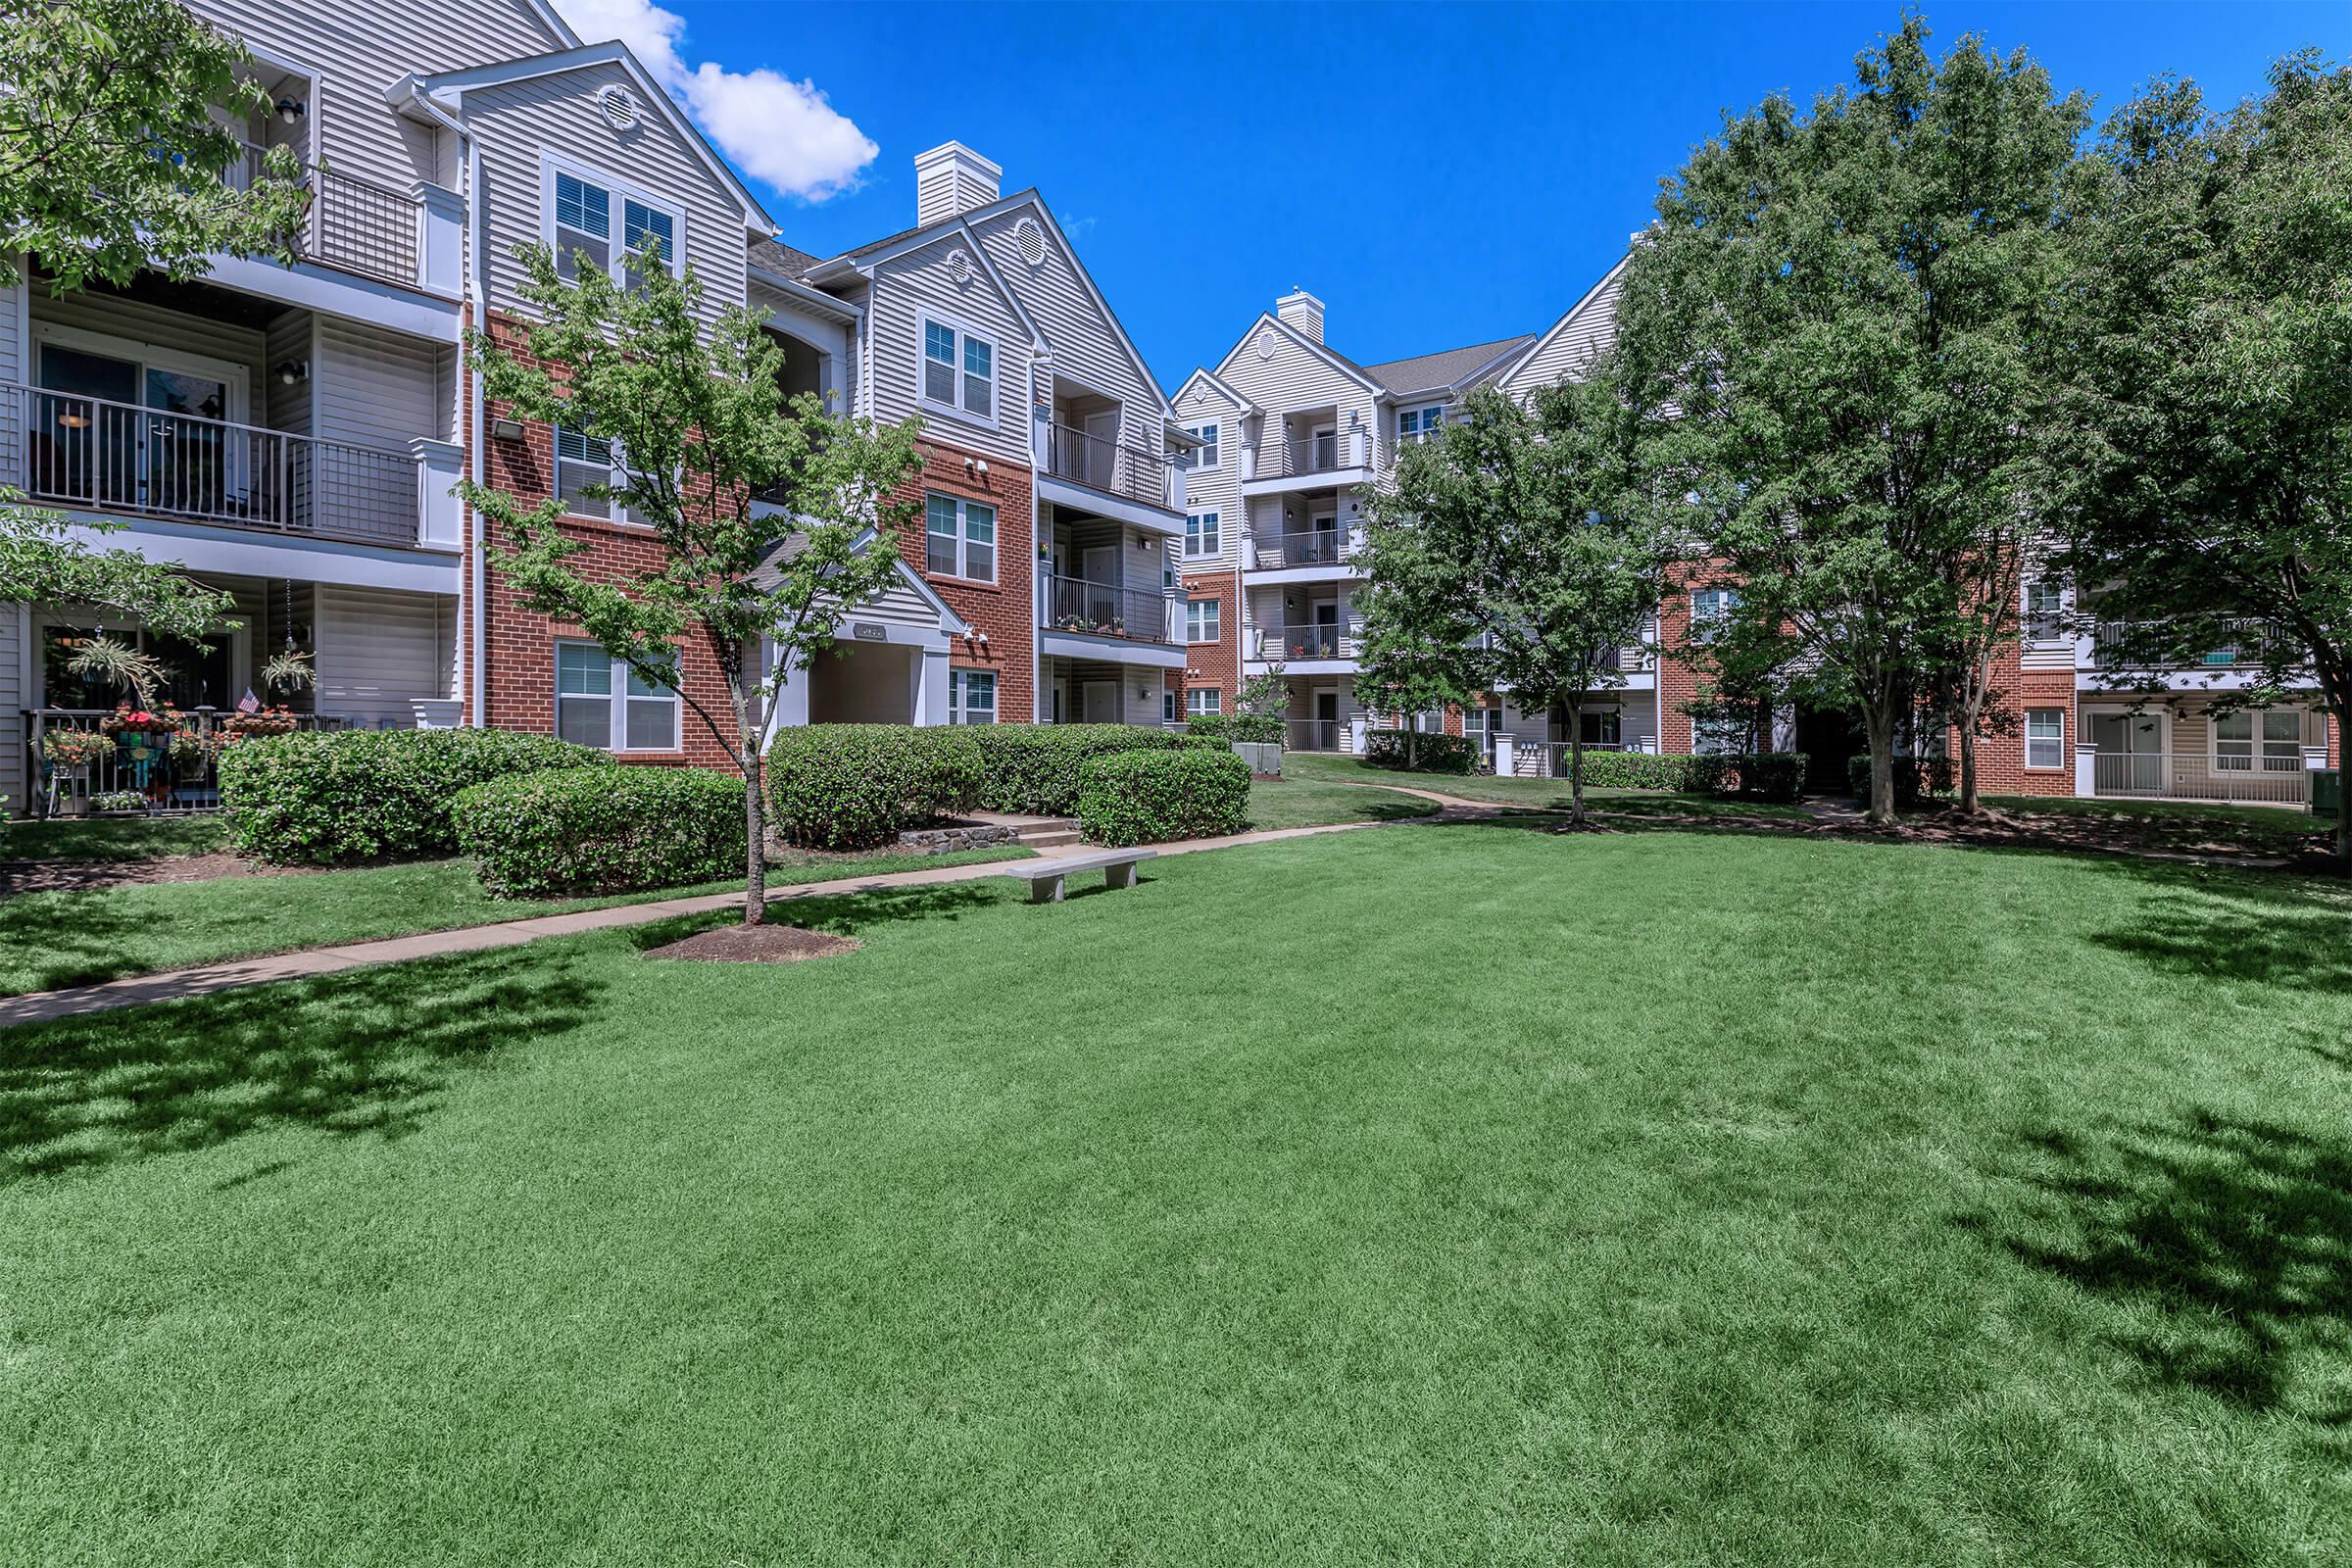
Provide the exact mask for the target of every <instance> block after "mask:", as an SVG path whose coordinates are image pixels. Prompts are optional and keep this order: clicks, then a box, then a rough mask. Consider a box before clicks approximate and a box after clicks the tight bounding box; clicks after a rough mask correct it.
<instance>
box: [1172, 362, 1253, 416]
mask: <svg viewBox="0 0 2352 1568" xmlns="http://www.w3.org/2000/svg"><path fill="white" fill-rule="evenodd" d="M1196 381H1198V382H1200V383H1201V385H1203V386H1205V387H1207V388H1208V389H1209V390H1210V391H1212V392H1214V393H1216V394H1217V395H1218V396H1219V397H1221V398H1223V399H1224V400H1225V401H1226V402H1228V403H1230V404H1232V405H1233V407H1234V412H1235V413H1237V414H1244V415H1248V414H1259V413H1262V412H1264V411H1263V410H1261V409H1259V408H1258V406H1257V405H1256V404H1254V403H1252V402H1250V400H1249V399H1248V398H1246V397H1244V396H1242V395H1241V394H1240V393H1239V392H1236V391H1235V390H1234V389H1233V388H1231V387H1229V386H1227V385H1226V384H1225V383H1224V382H1223V381H1220V380H1218V379H1217V378H1216V376H1214V375H1213V374H1211V373H1210V372H1209V371H1207V370H1205V369H1201V368H1198V367H1196V368H1194V370H1193V373H1192V374H1190V375H1188V376H1186V377H1185V378H1184V385H1182V386H1180V387H1178V388H1177V389H1176V396H1175V397H1174V398H1172V399H1170V400H1169V402H1170V405H1171V406H1173V405H1175V404H1177V403H1181V402H1183V401H1184V395H1185V394H1186V393H1187V392H1190V391H1191V390H1192V389H1193V383H1194V382H1196ZM1173 417H1174V418H1176V419H1177V420H1179V421H1181V420H1182V419H1183V418H1184V414H1183V412H1182V411H1181V410H1179V411H1178V412H1177V413H1176V414H1175V415H1174V416H1173Z"/></svg>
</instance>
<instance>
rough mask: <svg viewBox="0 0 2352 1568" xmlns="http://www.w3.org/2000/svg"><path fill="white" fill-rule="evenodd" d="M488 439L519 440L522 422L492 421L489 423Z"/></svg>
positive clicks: (508, 420) (509, 420) (514, 420)
mask: <svg viewBox="0 0 2352 1568" xmlns="http://www.w3.org/2000/svg"><path fill="white" fill-rule="evenodd" d="M490 439H491V440H493V441H519V440H521V439H522V421H521V420H520V419H492V420H491V421H490Z"/></svg>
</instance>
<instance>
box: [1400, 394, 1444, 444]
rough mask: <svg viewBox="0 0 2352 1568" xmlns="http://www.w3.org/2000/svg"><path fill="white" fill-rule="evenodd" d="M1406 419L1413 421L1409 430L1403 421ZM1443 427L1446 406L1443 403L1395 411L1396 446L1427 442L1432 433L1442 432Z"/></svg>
mask: <svg viewBox="0 0 2352 1568" xmlns="http://www.w3.org/2000/svg"><path fill="white" fill-rule="evenodd" d="M1407 419H1411V420H1413V421H1414V423H1413V427H1412V428H1411V429H1409V430H1408V429H1406V428H1405V422H1404V421H1405V420H1407ZM1445 427H1446V405H1445V404H1443V403H1431V404H1426V405H1424V406H1422V407H1420V408H1412V409H1398V410H1397V445H1398V446H1411V445H1417V444H1418V443H1420V442H1423V441H1426V440H1428V439H1429V438H1430V435H1431V433H1432V432H1433V431H1437V430H1442V429H1444V428H1445Z"/></svg>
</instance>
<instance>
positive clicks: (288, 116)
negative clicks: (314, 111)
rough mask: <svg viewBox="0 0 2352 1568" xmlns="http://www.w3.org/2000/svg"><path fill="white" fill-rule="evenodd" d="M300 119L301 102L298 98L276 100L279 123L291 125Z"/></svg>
mask: <svg viewBox="0 0 2352 1568" xmlns="http://www.w3.org/2000/svg"><path fill="white" fill-rule="evenodd" d="M301 119H302V103H301V101H300V100H299V99H294V98H280V99H279V100H278V101H277V123H279V124H281V125H291V124H293V123H296V122H298V121H300V120H301Z"/></svg>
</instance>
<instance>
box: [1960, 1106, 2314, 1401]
mask: <svg viewBox="0 0 2352 1568" xmlns="http://www.w3.org/2000/svg"><path fill="white" fill-rule="evenodd" d="M2010 1163H2011V1167H2012V1168H2010V1169H2007V1170H2003V1171H2001V1172H2000V1173H1999V1174H2000V1175H2001V1176H2002V1177H2004V1178H2005V1179H2007V1180H2011V1181H2023V1182H2024V1183H2026V1184H2027V1185H2028V1186H2030V1187H2031V1188H2032V1189H2033V1190H2034V1191H2035V1192H2036V1193H2037V1194H2039V1195H2040V1198H2041V1200H2042V1201H2040V1202H2038V1203H2034V1204H2031V1205H2029V1208H2030V1210H2031V1212H2029V1213H2023V1214H2008V1215H2003V1216H2000V1217H1998V1218H1986V1217H1985V1216H1982V1215H1972V1216H1968V1217H1966V1218H1964V1219H1962V1220H1961V1221H1960V1223H1961V1224H1962V1225H1963V1226H1964V1227H1965V1228H1966V1229H1969V1230H1971V1231H1974V1232H1976V1233H1978V1234H1979V1235H1982V1236H1984V1237H1985V1239H1986V1240H1988V1241H1990V1242H1992V1243H1993V1244H1995V1245H1997V1246H1999V1247H2001V1248H2002V1249H2004V1250H2006V1251H2007V1252H2008V1253H2009V1254H2010V1255H2011V1256H2013V1257H2016V1258H2018V1259H2020V1260H2022V1261H2023V1262H2025V1263H2027V1264H2030V1265H2031V1266H2033V1267H2034V1268H2035V1269H2038V1270H2041V1271H2042V1272H2044V1273H2047V1274H2050V1275H2053V1276H2055V1277H2057V1278H2059V1279H2061V1280H2064V1281H2066V1282H2067V1283H2068V1284H2070V1285H2073V1286H2075V1287H2077V1288H2079V1289H2080V1290H2082V1292H2083V1293H2084V1294H2086V1295H2087V1296H2089V1297H2090V1298H2091V1299H2093V1300H2094V1301H2095V1302H2096V1303H2098V1305H2099V1306H2100V1307H2102V1308H2103V1309H2105V1314H2106V1317H2107V1322H2108V1338H2109V1339H2110V1341H2111V1342H2112V1343H2114V1344H2116V1345H2118V1346H2121V1347H2122V1348H2125V1349H2127V1350H2129V1351H2130V1352H2131V1354H2132V1355H2133V1356H2134V1357H2136V1358H2137V1359H2138V1360H2139V1362H2140V1363H2141V1365H2142V1366H2144V1367H2145V1368H2146V1369H2147V1371H2148V1373H2149V1374H2150V1375H2151V1376H2152V1377H2154V1378H2155V1379H2156V1380H2157V1381H2159V1382H2161V1383H2164V1384H2168V1385H2173V1386H2176V1387H2182V1388H2191V1389H2196V1390H2200V1391H2203V1392H2205V1393H2208V1394H2211V1395H2214V1396H2217V1397H2221V1398H2225V1399H2228V1400H2229V1401H2230V1402H2232V1403H2234V1404H2238V1405H2241V1406H2244V1407H2246V1408H2248V1409H2252V1410H2256V1411H2261V1412H2265V1413H2270V1412H2277V1413H2281V1414H2285V1415H2290V1416H2294V1417H2297V1418H2299V1419H2302V1420H2307V1421H2311V1422H2313V1423H2315V1424H2318V1425H2320V1426H2323V1427H2326V1428H2328V1429H2330V1430H2331V1432H2333V1433H2334V1434H2336V1436H2335V1437H2333V1438H2331V1440H2330V1441H2331V1444H2333V1445H2335V1446H2341V1443H2342V1433H2343V1429H2344V1428H2345V1427H2346V1426H2347V1424H2352V1384H2348V1383H2347V1381H2346V1378H2345V1376H2344V1371H2343V1366H2344V1357H2345V1356H2346V1354H2347V1353H2352V1150H2348V1149H2347V1146H2346V1145H2344V1144H2342V1143H2339V1142H2336V1141H2332V1140H2322V1139H2318V1138H2314V1137H2312V1136H2310V1135H2308V1134H2305V1133H2301V1132H2297V1131H2295V1130H2293V1129H2291V1128H2287V1127H2282V1126H2278V1125H2275V1124H2272V1123H2268V1122H2262V1121H2254V1120H2244V1119H2233V1118H2229V1117H2225V1116H2219V1115H2215V1114H2213V1113H2211V1112H2206V1111H2190V1112H2186V1113H2184V1114H2182V1115H2181V1116H2180V1118H2179V1119H2178V1120H2177V1121H2172V1122H2165V1123H2155V1122H2146V1123H2141V1124H2139V1125H2136V1126H2128V1127H2118V1128H2113V1129H2110V1130H2108V1131H2107V1132H2106V1133H2105V1134H2104V1135H2103V1136H2102V1137H2100V1138H2099V1139H2097V1140H2096V1141H2084V1140H2082V1139H2080V1138H2078V1137H2076V1136H2075V1135H2073V1134H2070V1133H2066V1132H2061V1131H2048V1132H2041V1133H2034V1134H2030V1135H2027V1136H2025V1137H2023V1138H2021V1139H2019V1140H2018V1144H2017V1147H2016V1149H2015V1151H2014V1152H2013V1158H2012V1160H2011V1162H2010Z"/></svg>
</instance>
